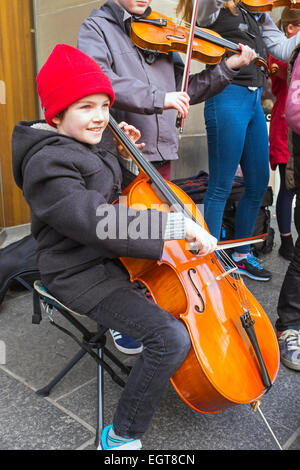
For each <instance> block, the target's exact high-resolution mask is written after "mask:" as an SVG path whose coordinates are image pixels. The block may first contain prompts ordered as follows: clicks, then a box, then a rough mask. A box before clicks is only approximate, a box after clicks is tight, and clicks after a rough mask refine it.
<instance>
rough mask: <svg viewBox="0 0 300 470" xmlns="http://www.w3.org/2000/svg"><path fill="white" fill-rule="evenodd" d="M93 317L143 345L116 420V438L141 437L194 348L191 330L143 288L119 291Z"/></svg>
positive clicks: (116, 414)
mask: <svg viewBox="0 0 300 470" xmlns="http://www.w3.org/2000/svg"><path fill="white" fill-rule="evenodd" d="M89 316H90V318H93V319H94V320H96V321H97V322H99V323H100V324H101V325H105V326H107V327H109V328H112V329H114V330H117V331H121V332H122V333H125V334H127V335H129V336H131V337H132V338H134V339H135V340H137V341H141V342H142V343H143V345H144V350H143V352H142V353H141V354H140V355H139V356H138V357H137V359H136V361H135V363H134V365H133V368H132V370H131V372H130V374H129V377H128V380H127V383H126V385H125V388H124V390H123V392H122V395H121V397H120V400H119V403H118V406H117V409H116V411H115V414H114V418H113V425H114V430H115V432H116V433H117V434H119V435H120V436H123V437H131V438H136V439H137V438H140V437H142V436H143V434H144V433H145V431H146V430H147V428H148V426H149V424H150V422H151V419H152V416H153V414H154V412H155V410H156V409H157V406H158V404H159V401H160V398H161V396H162V393H163V391H164V390H165V388H166V386H167V384H168V383H169V380H170V378H171V376H172V375H173V373H174V372H175V371H176V370H177V369H178V367H179V366H180V364H181V363H182V361H183V360H184V359H185V357H186V355H187V353H188V351H189V349H190V346H191V342H190V337H189V334H188V331H187V329H186V327H185V326H184V323H183V322H182V321H181V320H177V319H176V318H175V317H173V316H172V315H171V314H170V313H168V312H167V311H165V310H163V309H161V308H159V307H158V306H157V305H156V304H155V303H154V302H151V301H150V300H148V299H147V298H146V296H145V294H144V292H143V291H142V290H141V289H128V288H122V289H119V290H116V291H115V292H113V293H112V294H111V295H109V296H107V297H105V299H104V300H103V301H102V302H100V304H99V305H97V306H96V307H95V308H93V310H91V311H90V312H89Z"/></svg>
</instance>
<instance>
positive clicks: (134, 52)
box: [78, 0, 238, 161]
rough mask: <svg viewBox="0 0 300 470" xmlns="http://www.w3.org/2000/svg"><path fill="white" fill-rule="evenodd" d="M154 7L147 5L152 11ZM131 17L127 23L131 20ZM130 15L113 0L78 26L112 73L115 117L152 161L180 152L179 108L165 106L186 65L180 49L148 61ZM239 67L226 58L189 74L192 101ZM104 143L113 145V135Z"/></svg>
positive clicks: (83, 42) (81, 44)
mask: <svg viewBox="0 0 300 470" xmlns="http://www.w3.org/2000/svg"><path fill="white" fill-rule="evenodd" d="M150 11H151V10H150V9H148V10H147V11H146V13H147V14H149V13H150ZM128 21H129V24H128ZM129 30H130V18H129V19H127V20H125V21H124V10H123V9H122V8H121V7H119V6H118V5H117V4H116V3H114V2H113V1H112V0H109V1H108V2H107V3H105V4H104V5H103V6H102V7H101V8H100V9H95V10H93V11H92V12H91V15H90V16H89V17H88V18H86V19H85V20H84V21H83V23H82V24H81V26H80V30H79V35H78V48H79V49H81V50H82V51H83V52H85V53H86V54H87V55H89V56H90V57H92V58H93V59H94V60H96V62H98V64H99V65H100V66H101V68H102V70H103V71H104V72H105V73H106V75H108V76H109V78H110V80H111V83H112V86H113V89H114V91H115V94H116V99H115V102H114V105H113V107H112V109H111V113H112V114H113V115H114V117H115V118H116V120H117V122H121V121H126V122H128V123H129V124H132V125H134V126H135V127H137V128H138V129H139V130H140V131H141V134H142V142H145V144H146V146H145V148H144V149H143V154H144V156H145V157H146V158H147V159H148V160H149V161H158V160H163V159H164V160H175V159H177V158H178V154H177V151H178V133H177V129H176V125H175V123H176V116H177V112H176V110H173V109H170V110H165V111H163V107H164V100H165V94H166V93H167V92H172V91H179V90H180V89H181V84H182V76H183V70H184V66H183V63H182V60H181V58H180V56H179V54H177V53H170V54H168V55H166V54H159V56H158V58H157V59H156V60H155V61H154V63H152V64H149V63H147V60H146V57H145V54H144V53H143V52H142V51H141V50H139V49H138V48H137V47H136V46H135V45H134V44H133V43H132V41H131V39H130V38H129V35H128V32H129ZM237 73H238V72H235V71H233V70H231V69H229V68H228V67H227V66H226V63H225V61H222V63H221V64H219V65H217V66H215V67H210V68H208V69H206V70H204V71H203V72H201V73H198V74H192V75H191V76H190V79H189V88H188V94H189V95H190V104H196V103H200V102H202V101H205V100H207V99H208V98H210V97H211V96H213V95H215V94H217V93H219V92H220V91H222V90H223V89H224V88H225V86H227V85H228V84H229V83H230V82H231V80H232V79H233V77H234V76H235V75H236V74H237ZM102 144H103V146H104V147H106V148H109V149H110V150H112V149H113V148H114V144H113V142H112V139H111V135H110V134H109V133H108V131H106V133H104V136H103V139H102Z"/></svg>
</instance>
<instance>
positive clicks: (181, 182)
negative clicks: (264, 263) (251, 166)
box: [173, 170, 274, 256]
mask: <svg viewBox="0 0 300 470" xmlns="http://www.w3.org/2000/svg"><path fill="white" fill-rule="evenodd" d="M208 180H209V175H208V173H206V172H205V171H203V170H201V171H200V172H199V173H198V174H197V175H195V176H191V177H187V178H181V179H175V180H173V183H175V184H177V186H179V187H180V188H181V189H183V191H185V192H186V193H187V194H188V195H189V196H190V198H191V199H192V200H193V201H194V202H195V203H196V204H201V203H202V202H203V199H204V196H205V193H206V191H207V187H208ZM244 190H245V185H244V178H243V177H242V176H235V177H234V180H233V185H232V191H231V193H230V195H229V198H228V200H227V203H226V206H225V209H224V214H223V221H222V229H221V237H220V238H221V240H232V239H233V237H234V219H235V213H236V207H237V204H238V202H239V200H240V198H241V196H242V194H243V192H244ZM272 204H273V190H272V188H271V186H269V187H268V189H267V191H266V193H265V195H264V197H263V200H262V202H261V207H260V210H259V213H258V216H257V219H256V224H255V228H254V232H253V236H255V235H262V234H264V233H267V234H268V237H267V239H266V240H265V241H264V242H261V243H255V244H252V249H253V253H254V255H255V256H259V255H262V254H266V253H270V252H271V251H272V249H273V245H274V229H273V228H272V227H271V226H270V223H271V214H270V210H269V209H268V207H269V206H271V205H272Z"/></svg>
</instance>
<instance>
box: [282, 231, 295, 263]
mask: <svg viewBox="0 0 300 470" xmlns="http://www.w3.org/2000/svg"><path fill="white" fill-rule="evenodd" d="M280 238H281V245H280V248H279V250H278V253H279V255H280V256H282V257H283V258H284V259H286V260H288V261H292V259H293V257H294V249H295V248H294V242H293V238H292V235H289V236H287V237H283V236H282V235H280Z"/></svg>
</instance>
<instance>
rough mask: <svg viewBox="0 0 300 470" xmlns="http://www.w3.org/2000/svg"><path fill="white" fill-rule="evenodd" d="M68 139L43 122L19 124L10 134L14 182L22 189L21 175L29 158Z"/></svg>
mask: <svg viewBox="0 0 300 470" xmlns="http://www.w3.org/2000/svg"><path fill="white" fill-rule="evenodd" d="M66 139H68V137H65V136H63V135H61V134H58V132H57V131H56V129H54V128H53V127H51V126H49V125H48V124H47V123H46V122H45V121H28V122H27V121H26V122H19V123H18V124H17V125H16V126H15V128H14V130H13V134H12V167H13V174H14V178H15V181H16V183H17V185H18V186H19V188H21V189H22V188H23V174H24V171H25V167H26V165H27V163H28V161H29V160H30V158H31V157H32V156H33V155H35V154H36V153H37V152H38V151H39V150H40V149H42V148H43V147H45V145H53V144H56V145H59V144H60V143H64V142H65V141H66Z"/></svg>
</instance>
